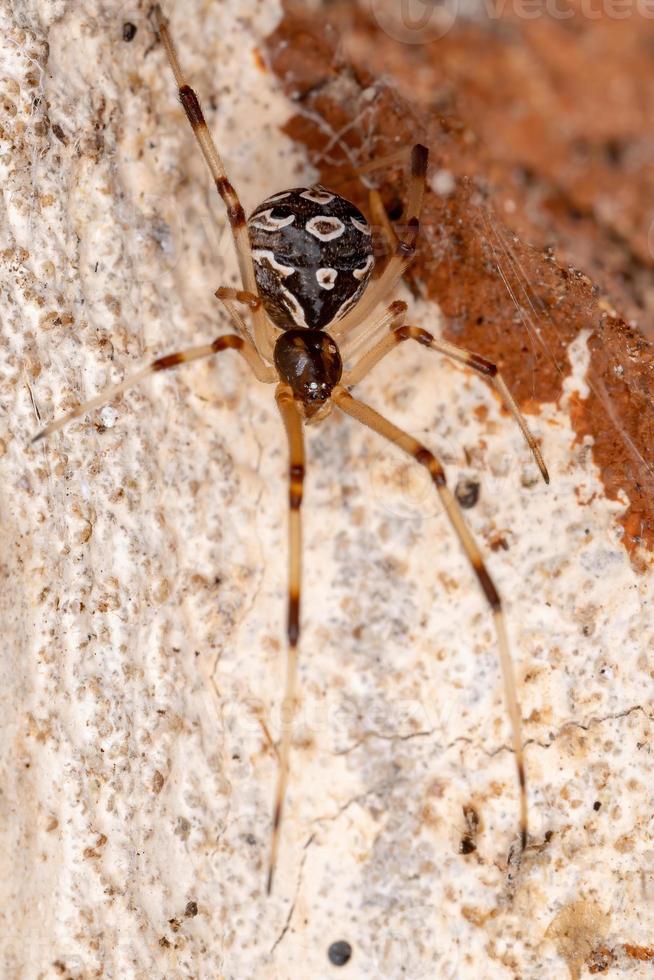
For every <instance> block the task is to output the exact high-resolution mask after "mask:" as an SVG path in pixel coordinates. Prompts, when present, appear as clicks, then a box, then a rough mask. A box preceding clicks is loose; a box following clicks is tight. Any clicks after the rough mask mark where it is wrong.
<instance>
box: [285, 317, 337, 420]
mask: <svg viewBox="0 0 654 980" xmlns="http://www.w3.org/2000/svg"><path fill="white" fill-rule="evenodd" d="M274 358H275V367H276V368H277V371H278V372H279V376H280V378H282V379H283V380H284V381H285V382H286V384H288V385H289V387H290V388H291V390H292V391H293V396H294V398H295V400H296V401H297V402H298V403H299V404H300V405H301V406H302V407H303V409H304V415H305V418H307V419H313V418H315V417H316V416H317V415H318V414H319V413H320V414H321V415H322V413H321V412H320V410H321V409H322V407H323V406H324V405H325V404H326V403H328V402H329V399H330V398H331V394H332V391H333V390H334V388H335V386H336V385H337V384H338V382H339V381H340V380H341V376H342V374H343V361H342V359H341V354H340V351H339V349H338V346H337V344H336V342H335V341H334V340H332V338H331V337H330V336H329V334H327V333H324V332H323V331H322V330H307V329H303V328H297V329H295V330H285V331H284V333H282V334H280V335H279V338H278V339H277V343H276V344H275V353H274Z"/></svg>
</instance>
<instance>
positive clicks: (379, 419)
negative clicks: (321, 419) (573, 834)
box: [332, 385, 527, 850]
mask: <svg viewBox="0 0 654 980" xmlns="http://www.w3.org/2000/svg"><path fill="white" fill-rule="evenodd" d="M332 398H333V400H334V402H335V403H336V405H338V407H339V408H340V409H341V410H342V411H343V412H345V413H346V414H347V415H351V416H352V418H353V419H356V420H357V421H358V422H361V423H362V424H363V425H366V426H368V428H370V429H372V430H373V431H374V432H377V433H379V435H380V436H383V438H384V439H388V440H389V442H392V443H394V444H395V445H396V446H397V447H398V448H399V449H402V450H403V451H404V452H405V453H408V454H409V456H413V458H414V459H415V460H416V462H418V463H420V465H421V466H424V467H425V468H426V469H427V471H428V472H429V474H430V476H431V478H432V481H433V483H434V485H435V487H436V490H437V491H438V494H439V496H440V498H441V502H442V504H443V507H444V509H445V512H446V514H447V516H448V518H449V520H450V524H451V525H452V527H453V528H454V531H455V532H456V534H457V536H458V538H459V541H460V542H461V545H462V547H463V550H464V551H465V554H466V556H467V558H468V560H469V562H470V564H471V565H472V568H473V570H474V572H475V575H476V576H477V580H478V582H479V584H480V586H481V589H482V592H483V593H484V596H485V598H486V601H487V602H488V605H489V606H490V608H491V611H492V613H493V619H494V621H495V630H496V633H497V640H498V646H499V655H500V666H501V669H502V678H503V681H504V696H505V700H506V706H507V710H508V713H509V719H510V722H511V731H512V741H513V751H514V754H515V761H516V767H517V771H518V783H519V787H520V840H521V845H522V849H523V850H524V848H525V846H526V843H527V784H526V778H525V764H524V752H523V748H522V734H521V728H522V721H521V717H520V708H519V705H518V697H517V693H516V683H515V676H514V671H513V663H512V660H511V653H510V649H509V641H508V636H507V632H506V624H505V620H504V613H503V611H502V604H501V600H500V597H499V594H498V592H497V589H496V587H495V584H494V583H493V580H492V579H491V577H490V575H489V573H488V571H487V569H486V566H485V565H484V562H483V559H482V557H481V554H480V551H479V548H478V547H477V544H476V542H475V539H474V538H473V536H472V534H471V532H470V530H469V529H468V526H467V524H466V523H465V521H464V519H463V515H462V513H461V510H460V508H459V505H458V504H457V501H456V498H455V497H454V495H453V494H452V493H451V492H450V490H449V489H448V487H447V484H446V482H445V473H444V471H443V467H442V465H441V463H440V462H439V461H438V459H437V458H436V457H435V456H434V454H433V453H431V452H430V451H429V450H428V449H427V448H426V447H425V446H423V444H422V443H420V442H418V440H417V439H414V438H413V436H410V435H409V434H408V433H406V432H404V431H403V430H402V429H399V428H398V427H397V426H396V425H393V423H392V422H389V421H388V419H386V418H384V417H383V416H382V415H380V414H379V413H378V412H376V411H375V410H374V409H373V408H371V407H370V406H369V405H366V404H364V403H363V402H360V401H358V399H356V398H353V397H352V395H350V393H349V392H348V391H346V390H345V388H343V387H342V386H341V385H338V386H337V387H336V388H334V391H333V394H332Z"/></svg>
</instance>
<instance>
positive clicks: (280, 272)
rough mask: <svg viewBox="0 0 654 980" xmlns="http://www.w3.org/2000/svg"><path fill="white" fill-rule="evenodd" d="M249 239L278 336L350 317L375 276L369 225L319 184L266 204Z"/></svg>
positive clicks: (259, 283) (253, 217)
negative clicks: (292, 328)
mask: <svg viewBox="0 0 654 980" xmlns="http://www.w3.org/2000/svg"><path fill="white" fill-rule="evenodd" d="M248 231H249V233H250V241H251V243H252V258H253V260H254V273H255V276H256V280H257V286H258V287H259V293H260V295H261V300H262V302H263V305H264V307H265V310H266V313H267V314H268V316H269V317H270V319H271V320H272V321H273V323H274V324H275V325H276V326H278V327H281V329H282V330H286V329H288V328H289V327H304V328H308V329H310V330H322V329H324V328H325V327H326V326H327V325H328V324H330V323H332V321H334V320H338V319H340V318H341V317H342V316H344V315H345V314H346V313H347V312H348V310H350V309H352V307H353V306H354V305H355V304H356V302H357V301H358V299H359V297H360V296H361V294H362V293H363V291H364V289H365V288H366V286H367V284H368V281H369V279H370V276H371V274H372V268H373V265H374V256H373V250H372V233H371V230H370V226H369V225H368V222H367V221H366V219H365V218H364V216H363V215H362V213H361V212H360V211H359V209H358V208H356V207H355V206H354V205H353V204H351V203H350V202H349V201H346V200H345V198H343V197H340V196H339V195H338V194H335V193H334V192H333V191H329V190H327V189H326V188H325V187H322V186H321V185H320V184H317V185H316V186H314V187H296V188H294V189H293V190H288V191H282V193H281V194H274V195H273V196H272V197H268V198H267V199H266V200H265V201H262V203H261V204H260V205H259V207H258V208H256V210H255V211H254V212H253V213H252V214H251V215H250V219H249V221H248Z"/></svg>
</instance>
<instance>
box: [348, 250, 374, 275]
mask: <svg viewBox="0 0 654 980" xmlns="http://www.w3.org/2000/svg"><path fill="white" fill-rule="evenodd" d="M374 261H375V260H374V258H373V256H372V255H369V256H368V258H367V259H366V261H365V262H364V263H363V265H360V266H359V268H358V269H354V270H353V271H352V275H353V276H354V278H355V279H365V278H366V276H367V275H368V273H369V272H370V270H371V269H372V265H373V262H374Z"/></svg>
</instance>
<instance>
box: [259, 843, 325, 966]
mask: <svg viewBox="0 0 654 980" xmlns="http://www.w3.org/2000/svg"><path fill="white" fill-rule="evenodd" d="M315 836H316V835H315V833H314V834H311V836H310V837H309V839H308V840H307V842H306V843H305V845H304V847H303V848H302V849H303V851H304V854H303V855H302V860H301V861H300V867H299V868H298V873H297V881H296V883H295V893H294V895H293V901H292V902H291V907H290V909H289V910H288V915H287V916H286V922H285V923H284V927H283V929H282V931H281V932H280V934H279V936H278V937H277V939H276V940H275V942H274V943H273V945H272V946H271V948H270V955H271V956H272V954H273V953H274V952H275V950H276V949H277V947H278V946H279V944H280V943H281V941H282V939H283V938H284V936H285V935H286V933H287V932H288V930H289V928H290V925H291V919H292V918H293V913H294V912H295V906H296V904H297V897H298V895H299V894H300V885H301V884H302V874H303V872H304V865H305V864H306V860H307V855H308V852H309V847H310V846H311V844H312V843H313V839H314V837H315Z"/></svg>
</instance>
